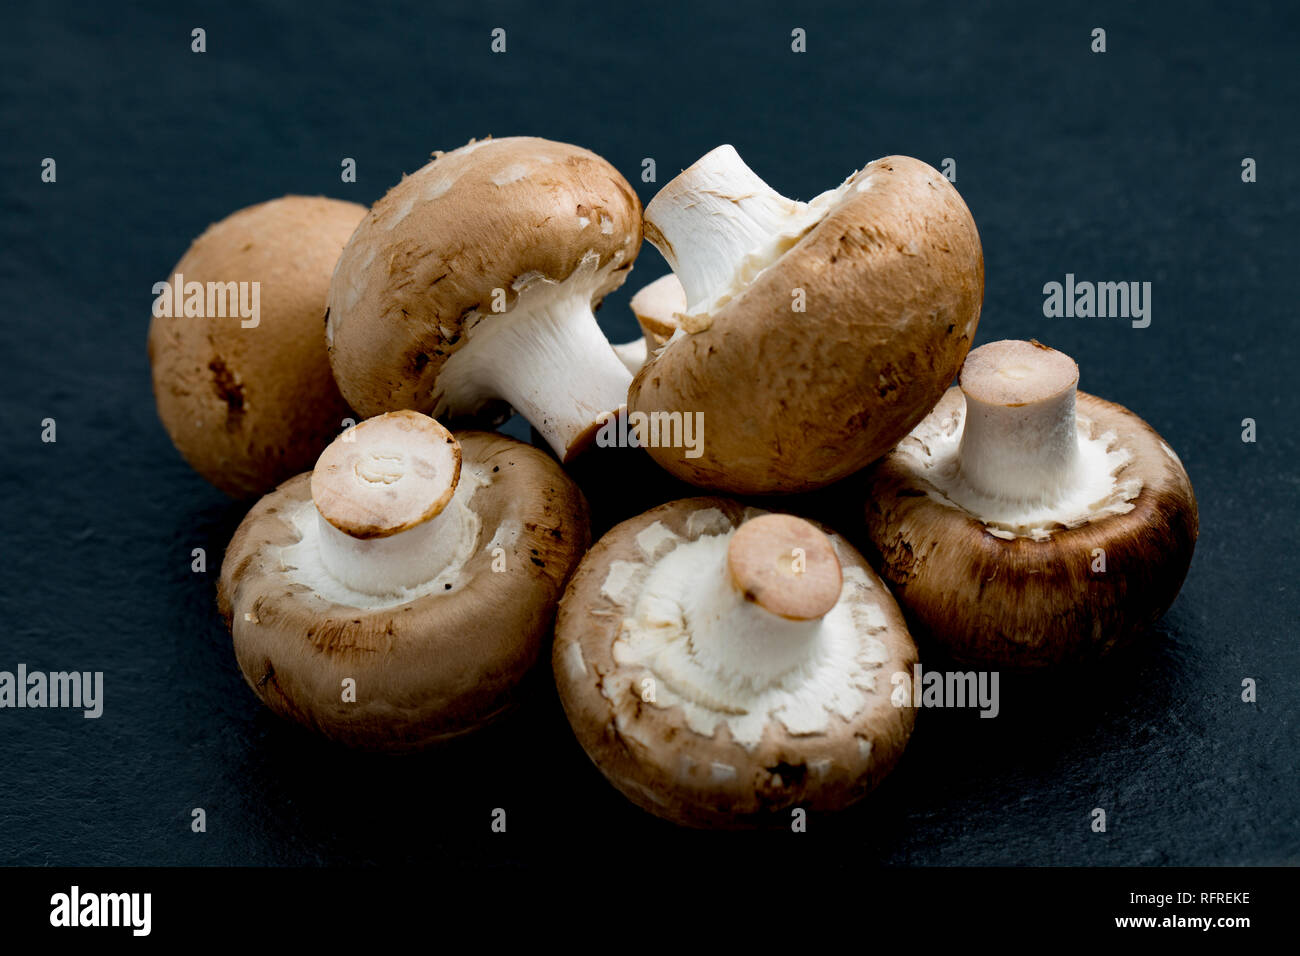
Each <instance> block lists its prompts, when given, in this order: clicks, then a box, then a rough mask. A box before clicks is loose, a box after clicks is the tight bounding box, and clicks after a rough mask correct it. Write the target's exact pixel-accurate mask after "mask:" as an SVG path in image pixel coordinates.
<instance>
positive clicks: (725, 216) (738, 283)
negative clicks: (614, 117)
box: [645, 146, 824, 331]
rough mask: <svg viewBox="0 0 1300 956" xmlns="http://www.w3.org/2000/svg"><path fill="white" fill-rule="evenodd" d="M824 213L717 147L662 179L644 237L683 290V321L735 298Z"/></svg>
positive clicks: (697, 317) (695, 320)
mask: <svg viewBox="0 0 1300 956" xmlns="http://www.w3.org/2000/svg"><path fill="white" fill-rule="evenodd" d="M823 215H824V210H823V209H822V208H819V207H817V206H814V205H812V204H809V203H803V202H798V201H796V200H793V199H787V198H786V197H785V196H782V195H781V194H780V193H778V192H777V191H776V190H774V189H772V188H771V187H770V186H768V185H767V183H765V182H763V180H762V179H760V178H759V177H758V176H757V175H756V174H755V173H754V171H753V170H752V169H750V168H749V167H748V166H746V165H745V163H744V161H743V160H741V158H740V156H739V154H737V152H736V150H735V149H734V148H732V147H731V146H719V147H718V148H717V149H715V150H713V151H712V152H710V153H708V154H706V155H705V156H704V157H703V158H701V159H700V160H699V161H697V162H696V163H695V164H694V165H693V166H691V167H690V168H689V169H687V170H685V171H684V172H682V173H681V175H679V176H678V177H677V178H675V179H674V180H672V182H670V183H668V185H666V186H665V187H664V188H663V189H662V190H660V192H659V194H658V195H657V196H655V198H654V199H653V200H651V201H650V204H649V205H648V206H646V210H645V223H646V238H647V239H649V240H650V241H651V242H652V243H654V245H655V247H656V248H658V250H659V251H660V252H661V253H663V256H664V258H665V259H667V260H668V264H669V265H670V266H672V269H673V272H674V273H675V274H676V275H677V278H678V279H679V280H680V281H681V284H682V287H683V288H684V289H685V291H686V303H687V304H686V311H685V313H684V325H686V326H687V330H688V331H692V330H693V329H692V325H697V324H698V323H699V321H700V318H701V317H702V316H707V314H708V313H710V312H712V311H713V310H714V309H715V308H717V307H718V306H719V305H721V304H722V303H723V302H725V301H726V300H727V299H730V298H732V297H734V295H736V294H737V293H738V292H739V291H740V290H742V289H743V288H744V286H745V285H746V284H748V282H749V281H750V280H751V279H752V278H753V277H754V276H756V275H757V274H758V273H759V272H761V271H762V270H763V269H764V268H766V267H767V266H768V265H770V264H771V263H772V262H774V261H775V260H776V259H777V258H779V257H780V256H781V255H782V254H783V253H784V252H785V250H786V249H788V248H789V247H790V246H791V245H793V244H794V243H795V242H796V241H798V239H799V237H800V236H802V235H803V234H804V233H805V232H807V231H808V229H810V228H811V227H812V226H813V225H815V224H816V223H817V221H818V220H819V219H820V218H821V217H822V216H823Z"/></svg>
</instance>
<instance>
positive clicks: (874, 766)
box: [552, 498, 916, 828]
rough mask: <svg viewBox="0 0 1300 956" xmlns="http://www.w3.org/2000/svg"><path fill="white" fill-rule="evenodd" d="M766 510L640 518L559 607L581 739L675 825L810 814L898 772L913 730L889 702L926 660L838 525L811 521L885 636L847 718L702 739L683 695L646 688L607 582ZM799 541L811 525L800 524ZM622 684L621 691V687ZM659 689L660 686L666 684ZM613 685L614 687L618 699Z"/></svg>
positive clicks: (563, 672)
mask: <svg viewBox="0 0 1300 956" xmlns="http://www.w3.org/2000/svg"><path fill="white" fill-rule="evenodd" d="M764 514H765V513H764V512H761V511H759V510H757V509H753V508H746V507H745V506H744V505H742V504H740V503H738V502H735V501H731V500H729V499H725V498H690V499H684V500H681V501H674V502H670V503H668V504H665V505H661V506H660V507H658V508H654V509H653V510H651V511H648V512H646V513H645V514H642V515H638V516H637V517H635V518H632V519H630V520H628V521H625V522H623V523H622V524H619V525H617V526H616V527H615V528H613V529H612V530H611V531H610V532H609V533H608V534H606V535H605V536H604V537H602V538H601V539H600V540H599V541H598V542H597V543H596V544H595V545H594V546H593V547H592V549H591V551H590V552H589V553H588V554H587V556H586V557H585V558H584V559H583V561H582V563H581V564H580V565H579V567H578V570H577V571H576V572H575V573H574V576H573V579H572V581H571V582H570V584H569V587H568V589H567V590H566V592H565V596H564V599H563V601H562V602H561V605H560V612H559V616H558V619H557V623H556V633H555V644H554V648H553V651H552V666H553V669H554V671H555V677H556V684H557V687H558V689H559V694H560V700H561V702H562V703H563V705H564V710H565V713H566V714H567V716H568V718H569V722H570V724H571V725H572V726H573V729H574V733H575V734H576V735H577V738H578V741H579V742H580V743H581V745H582V747H583V748H584V749H585V750H586V752H587V754H588V756H589V757H590V758H591V759H592V761H593V762H594V763H595V764H596V766H597V767H598V768H599V769H600V771H601V773H602V774H604V776H605V777H606V778H607V779H608V780H609V781H610V783H612V784H613V785H614V786H615V787H616V788H617V789H618V790H619V791H621V792H622V793H623V794H624V796H626V797H627V798H628V799H629V800H631V801H632V802H633V803H635V804H636V805H637V806H639V807H641V808H642V809H644V810H647V811H649V812H650V813H653V814H655V815H657V816H660V817H663V818H665V819H667V820H670V821H673V822H675V823H679V824H684V825H688V826H698V827H715V828H749V827H757V826H770V825H782V824H785V825H788V823H789V819H790V817H789V811H790V810H791V809H792V808H794V807H802V808H804V809H806V810H809V811H813V812H815V811H829V810H835V809H840V808H843V807H846V806H848V805H849V804H851V803H853V802H854V801H856V800H858V799H860V798H862V797H863V796H865V795H866V794H867V793H868V792H870V791H871V790H872V789H873V788H874V787H875V786H876V785H877V784H878V783H879V782H880V781H881V780H882V779H883V778H884V777H885V776H886V775H887V774H888V773H889V771H890V770H891V769H892V768H893V766H894V765H895V763H896V762H897V760H898V758H899V756H900V755H901V754H902V751H903V748H904V747H905V746H906V743H907V739H908V737H909V736H910V734H911V731H912V726H913V723H914V720H915V711H914V710H913V709H912V708H911V706H910V701H908V702H906V706H895V704H894V702H893V701H892V700H891V684H892V682H891V677H892V675H894V674H895V673H898V672H905V673H907V674H908V675H909V679H910V675H911V672H912V668H913V666H914V664H915V663H916V647H915V645H914V644H913V643H912V640H911V638H910V637H909V635H908V632H907V627H906V624H905V622H904V620H903V615H902V613H901V612H900V611H899V609H898V606H897V605H896V604H895V603H894V601H893V599H892V598H891V597H890V595H889V592H888V591H887V590H886V589H885V587H884V585H883V584H881V582H880V580H879V579H878V578H877V577H876V576H875V574H874V573H873V572H872V571H871V569H870V567H869V566H868V565H867V563H866V561H865V560H864V559H863V557H862V556H861V555H860V554H859V553H858V552H857V551H856V550H854V549H853V548H852V547H851V546H850V545H848V544H847V543H846V542H845V541H844V540H843V539H842V538H840V537H838V536H834V534H833V532H830V531H829V529H822V528H820V526H815V525H811V523H807V524H810V526H811V527H813V529H814V530H817V531H818V532H819V533H824V534H827V535H831V538H830V541H831V544H832V546H833V551H834V555H833V556H834V559H835V560H836V562H837V563H838V564H837V568H838V565H842V566H843V567H844V568H845V569H854V571H853V573H854V574H855V575H857V574H859V573H860V574H861V575H862V580H864V581H865V582H866V583H865V584H862V585H858V586H855V588H854V590H853V598H854V600H855V601H857V600H860V601H863V602H866V603H869V604H871V605H872V606H874V608H875V610H874V611H872V612H870V614H871V616H872V619H873V620H874V621H875V622H876V623H875V627H874V629H873V631H872V633H871V638H872V639H873V640H878V641H879V642H880V645H881V648H882V649H883V653H882V654H880V655H879V659H876V660H875V662H874V663H873V664H871V665H870V666H871V667H873V668H874V672H873V673H874V677H873V688H872V690H871V692H870V695H869V701H868V702H867V703H866V704H865V706H864V707H863V708H862V709H861V710H860V711H859V712H857V713H856V714H854V715H853V717H852V718H851V719H845V718H843V717H841V716H840V715H839V714H837V713H833V712H832V713H828V717H827V724H826V728H825V730H824V731H822V732H815V733H792V732H790V731H789V730H787V729H786V728H785V726H784V725H783V724H782V723H781V721H780V720H778V719H770V720H769V721H768V722H767V723H766V725H765V727H764V729H763V732H762V737H761V740H759V741H758V743H757V744H756V745H755V746H754V747H753V748H752V749H750V748H747V747H745V746H744V745H743V744H741V743H740V742H737V740H736V739H735V738H734V737H733V736H732V734H731V731H730V729H729V727H728V726H727V725H726V724H725V723H724V724H720V725H719V726H718V727H717V728H716V729H715V731H714V732H713V734H712V735H711V736H706V735H704V734H702V733H700V732H698V731H697V730H695V729H692V727H691V726H690V725H689V723H688V720H687V717H686V715H685V713H684V712H683V710H682V708H681V707H680V706H677V705H672V706H662V705H659V704H656V703H653V702H648V701H646V700H645V699H643V697H644V688H645V686H646V684H645V680H646V679H647V678H649V679H650V680H651V681H652V682H653V681H655V680H659V681H664V680H665V679H664V678H662V677H659V676H656V675H652V674H651V673H650V672H648V671H645V670H644V669H642V668H641V667H640V666H639V665H636V664H624V663H620V660H619V657H618V656H617V655H616V652H615V645H616V643H617V641H618V639H619V636H620V632H621V631H622V629H623V627H624V626H625V625H624V618H625V615H626V614H627V612H628V608H627V607H626V606H624V605H623V604H622V603H620V599H619V598H618V597H617V596H616V595H615V594H613V593H612V592H611V588H610V587H609V582H610V581H612V580H615V579H622V578H625V577H626V576H627V573H628V569H629V568H634V567H636V566H638V565H644V564H645V563H646V562H647V561H650V560H652V557H651V556H652V555H657V556H662V554H663V553H664V552H663V549H664V548H665V547H666V546H667V545H665V542H669V543H673V542H674V538H673V536H675V538H676V539H680V541H681V542H691V541H696V540H698V539H699V538H701V537H703V536H705V535H713V534H719V533H723V532H725V531H728V530H730V529H732V528H736V527H748V524H746V522H747V521H748V522H749V524H752V523H753V522H754V521H758V520H763V519H762V516H763V515H764ZM794 520H796V521H797V520H800V519H794ZM805 523H806V522H805ZM760 528H761V526H760ZM787 531H788V529H787ZM665 532H667V533H668V534H665ZM798 539H799V540H806V539H807V536H806V534H805V533H804V532H802V531H801V532H800V533H799V538H798ZM782 543H784V542H782ZM673 546H678V545H677V544H673ZM743 546H744V545H743V542H742V547H743ZM810 554H811V550H810ZM818 560H819V561H821V560H824V559H821V558H819V559H818ZM812 566H813V560H812V559H810V560H809V567H810V568H811V567H812ZM855 606H856V605H855ZM616 687H617V688H625V690H623V691H618V692H615V691H612V690H611V689H612V688H616ZM660 688H661V693H663V692H664V690H666V686H665V684H663V683H661V684H660ZM610 693H615V696H614V697H613V698H612V699H611V697H610V696H609V695H610ZM828 711H829V707H828Z"/></svg>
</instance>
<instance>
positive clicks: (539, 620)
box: [217, 432, 590, 751]
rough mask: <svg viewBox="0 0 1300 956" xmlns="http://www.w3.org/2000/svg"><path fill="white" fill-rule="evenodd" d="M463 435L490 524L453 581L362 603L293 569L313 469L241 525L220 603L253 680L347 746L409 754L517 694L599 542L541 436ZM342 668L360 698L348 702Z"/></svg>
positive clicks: (466, 727)
mask: <svg viewBox="0 0 1300 956" xmlns="http://www.w3.org/2000/svg"><path fill="white" fill-rule="evenodd" d="M455 437H456V438H457V440H458V441H459V443H460V448H461V453H462V455H463V462H464V464H463V469H464V471H463V472H462V478H461V480H462V482H464V481H469V480H478V481H482V482H483V484H482V485H481V486H480V487H478V488H477V490H476V491H475V493H474V497H473V498H472V499H471V502H470V504H471V506H472V507H473V510H474V511H475V512H476V513H477V514H478V515H479V517H480V518H481V521H482V527H481V528H480V530H479V532H478V539H477V542H476V544H475V545H474V547H473V550H472V553H471V554H470V555H469V557H468V559H467V560H466V561H465V563H464V565H463V567H462V568H461V569H460V570H459V572H458V573H457V574H456V577H455V580H454V581H453V582H448V583H449V584H451V585H452V586H451V587H450V588H448V589H445V590H444V587H443V586H442V585H437V586H436V588H435V589H434V590H433V591H431V592H429V593H425V594H422V595H420V596H418V597H415V598H414V599H412V600H409V601H406V602H405V603H396V604H391V603H390V604H387V605H385V606H380V607H374V606H371V607H359V606H353V605H349V604H342V603H339V602H337V601H335V600H331V598H330V597H328V596H326V595H324V594H322V593H320V592H319V591H318V590H317V589H315V588H313V587H312V586H310V585H308V584H305V583H303V582H302V581H301V580H299V579H298V578H296V577H295V569H294V568H292V567H289V566H286V562H285V561H283V560H282V558H281V555H282V554H283V553H284V550H285V549H286V548H289V547H292V546H294V545H295V544H298V543H300V542H301V540H302V534H303V532H302V528H303V527H304V525H303V524H302V523H301V522H302V521H303V519H304V518H309V517H310V516H312V515H314V513H315V510H314V506H313V504H312V500H311V494H310V485H311V476H310V475H307V474H304V475H299V476H298V477H296V478H293V479H291V480H290V481H288V482H286V483H285V484H283V485H282V486H280V487H279V488H278V489H276V490H275V491H274V492H272V493H271V494H270V495H267V496H266V497H265V498H263V499H262V500H261V501H259V502H258V503H257V504H256V505H255V506H254V507H253V509H252V511H250V512H249V514H248V516H247V517H246V518H245V519H244V521H243V523H242V524H241V525H240V526H239V529H238V530H237V531H236V533H235V536H234V538H233V540H232V541H231V543H230V547H229V548H228V549H227V552H226V557H225V560H224V562H223V564H222V568H221V579H220V584H219V587H218V592H217V603H218V607H219V609H220V611H221V614H222V616H223V617H224V618H225V620H226V622H227V625H228V626H229V627H230V628H231V632H232V635H233V638H234V647H235V656H236V658H237V659H238V662H239V667H240V670H241V672H242V673H243V675H244V678H245V680H246V681H247V682H248V684H249V686H250V687H251V688H252V689H253V691H254V693H256V694H257V696H258V697H259V698H260V699H261V700H262V702H263V703H265V704H266V705H267V706H268V707H269V708H270V709H271V710H273V711H275V712H276V713H277V714H280V715H281V716H283V717H286V718H288V719H290V720H294V721H296V722H298V723H301V724H303V725H305V726H307V727H309V728H311V729H313V730H316V731H318V732H319V733H321V734H323V735H324V736H326V737H328V738H330V739H331V740H335V741H339V742H341V743H344V744H347V745H349V746H354V747H360V748H364V749H370V750H389V751H403V750H414V749H419V748H422V747H426V746H429V745H431V744H434V743H437V742H439V741H442V740H446V739H449V738H452V737H456V736H459V735H461V734H464V733H468V732H470V731H472V730H475V729H477V728H478V727H480V726H482V725H484V724H485V723H488V722H490V721H492V720H494V719H496V718H497V717H499V716H500V715H502V714H503V713H505V712H507V711H508V710H509V709H510V708H511V707H512V706H513V705H514V703H515V702H516V699H517V694H516V692H517V689H518V686H519V683H520V681H521V680H522V678H523V677H524V675H525V674H526V673H527V672H528V670H529V669H530V668H531V667H532V665H533V664H534V663H535V661H536V659H537V657H538V655H539V653H540V652H541V650H542V648H543V647H544V646H545V642H546V640H547V636H548V635H549V633H550V629H551V625H552V623H553V621H554V614H555V607H556V604H557V602H558V600H559V597H560V594H561V593H562V590H563V587H564V583H565V581H566V580H567V579H568V577H569V574H570V573H571V572H572V570H573V568H574V567H575V566H576V565H577V563H578V560H579V559H580V558H581V556H582V554H583V552H584V551H585V550H586V548H587V544H588V542H589V540H590V537H589V528H588V523H587V522H588V519H587V508H586V502H585V501H584V499H583V497H582V493H581V492H580V491H579V490H578V488H577V486H576V485H574V484H573V482H571V481H570V480H569V479H568V477H567V476H566V475H565V474H564V472H563V470H562V469H561V468H560V467H559V465H557V464H556V463H555V462H554V461H553V460H552V459H551V458H550V457H549V456H548V455H547V454H546V453H545V452H542V451H540V450H539V449H536V448H532V447H530V446H528V445H525V444H523V443H522V442H518V441H515V440H514V439H511V438H507V437H506V436H503V435H498V434H495V433H489V432H457V433H456V435H455ZM465 471H468V472H469V473H470V474H468V475H466V474H465ZM497 547H500V548H501V549H502V552H501V554H499V555H498V554H496V553H495V549H496V548H497ZM502 561H503V562H504V564H502ZM494 563H495V564H496V567H497V568H500V567H502V566H504V568H505V569H506V570H505V571H499V570H496V569H494ZM345 678H352V679H353V680H355V681H356V691H357V699H356V701H355V702H344V701H342V700H341V693H340V691H341V688H342V686H343V685H342V682H343V680H344V679H345Z"/></svg>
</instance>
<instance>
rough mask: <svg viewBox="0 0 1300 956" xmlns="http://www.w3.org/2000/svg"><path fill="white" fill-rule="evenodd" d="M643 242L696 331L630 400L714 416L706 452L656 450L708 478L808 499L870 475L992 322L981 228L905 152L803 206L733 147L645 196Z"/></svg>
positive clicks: (642, 378) (652, 365)
mask: <svg viewBox="0 0 1300 956" xmlns="http://www.w3.org/2000/svg"><path fill="white" fill-rule="evenodd" d="M645 235H646V238H647V239H648V240H649V241H650V242H652V243H653V244H654V245H655V246H656V247H658V249H659V251H660V252H661V253H663V255H664V258H666V259H667V260H668V263H669V265H671V266H672V269H673V272H674V273H675V274H676V275H677V277H678V279H680V280H681V285H682V287H683V289H684V290H685V296H686V305H685V307H684V308H683V309H682V310H681V311H680V313H679V321H680V324H681V327H682V329H683V330H684V334H682V335H679V336H677V337H676V338H675V339H674V340H672V341H670V342H669V344H668V345H667V347H666V348H664V349H663V350H662V351H660V352H659V353H658V354H657V355H656V356H655V357H654V358H653V359H651V360H650V361H648V362H647V363H646V365H645V366H644V367H643V368H642V370H641V371H640V372H639V373H638V374H637V376H636V378H635V379H634V381H633V383H632V386H631V390H630V392H629V396H628V404H629V408H631V409H632V410H633V411H638V412H642V413H645V414H647V415H655V414H657V413H658V414H668V415H671V414H673V413H678V414H682V415H688V414H692V413H703V416H704V421H705V423H706V425H707V427H708V430H709V436H710V437H709V439H708V441H707V442H706V443H705V448H704V452H703V454H702V455H700V456H699V457H687V456H686V455H685V454H684V453H683V452H682V450H681V449H679V448H673V447H651V448H650V449H649V451H650V454H651V455H653V456H654V458H655V460H656V461H658V462H659V464H660V465H662V466H663V467H664V468H666V469H667V470H668V471H670V472H672V473H673V474H674V475H677V476H678V477H679V478H682V479H684V480H686V481H689V482H691V483H692V484H695V485H701V486H704V487H709V488H717V489H721V490H724V491H730V492H735V493H741V494H769V493H778V492H796V491H806V490H811V489H814V488H819V487H822V486H825V485H828V484H830V483H832V482H834V481H836V480H838V479H840V478H843V477H845V476H846V475H849V474H851V473H852V472H855V471H857V470H859V469H861V468H862V467H864V466H865V465H867V464H868V463H869V462H871V461H872V460H874V459H875V458H877V457H879V456H880V455H882V454H884V452H886V451H888V450H889V448H891V447H892V446H893V445H894V444H895V443H896V442H897V441H898V440H899V439H901V438H902V437H903V436H904V435H906V434H907V432H908V431H909V430H910V429H911V428H912V427H913V426H914V425H916V423H917V422H919V421H920V420H921V419H922V418H923V417H924V416H925V413H926V412H927V411H929V409H930V408H931V407H932V406H933V405H934V403H935V402H936V401H938V399H939V397H940V396H941V395H942V394H943V391H944V389H945V388H947V386H948V385H949V383H950V382H951V381H952V379H953V376H954V375H955V374H956V372H957V369H958V368H959V367H960V366H961V362H962V359H963V358H964V357H965V355H966V351H967V350H968V349H969V348H970V343H971V340H972V338H973V336H974V334H975V327H976V325H977V324H978V321H979V312H980V305H981V303H982V301H983V296H984V260H983V254H982V252H981V248H980V240H979V234H978V233H977V232H976V229H975V222H974V220H973V219H972V218H971V215H970V212H969V210H967V208H966V205H965V203H963V202H962V199H961V197H960V196H959V195H958V194H957V190H956V189H954V188H953V186H952V184H951V183H949V182H948V180H947V179H945V178H944V177H943V176H942V175H941V174H940V173H938V172H937V171H935V170H934V169H932V168H931V167H929V166H927V165H926V164H925V163H923V162H921V161H919V160H916V159H910V158H908V157H905V156H890V157H886V158H885V159H878V160H876V161H875V162H873V163H869V164H868V165H867V166H866V168H864V169H863V170H862V171H861V172H858V173H856V174H854V175H852V176H850V177H849V178H848V179H847V180H846V181H845V182H844V183H843V184H842V185H841V186H840V187H839V188H837V189H834V190H831V191H829V192H825V193H822V194H821V195H820V196H818V197H816V198H815V199H813V200H812V201H811V202H807V203H803V202H795V201H793V200H790V199H786V198H785V197H783V196H781V195H779V194H778V193H776V192H775V191H774V190H772V189H771V187H769V186H768V185H767V184H766V183H764V182H763V181H762V180H761V179H759V178H758V177H757V176H756V175H755V174H754V173H753V171H752V170H750V169H749V167H748V166H746V165H745V164H744V163H743V162H742V161H741V159H740V157H739V156H738V155H737V154H736V151H735V150H734V149H733V148H732V147H730V146H720V147H718V148H717V149H715V150H713V151H712V152H711V153H709V154H707V155H706V156H705V157H704V158H703V159H701V160H699V161H698V162H697V163H695V165H693V166H691V167H690V168H689V169H687V170H686V171H685V172H683V173H682V174H681V175H680V176H678V177H677V178H676V179H674V180H673V181H672V182H670V183H669V184H668V185H666V186H665V187H664V188H663V190H661V191H660V193H659V194H658V195H657V196H656V197H655V198H654V199H653V200H652V201H651V202H650V204H649V205H648V206H647V207H646V213H645Z"/></svg>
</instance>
